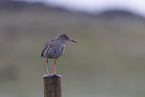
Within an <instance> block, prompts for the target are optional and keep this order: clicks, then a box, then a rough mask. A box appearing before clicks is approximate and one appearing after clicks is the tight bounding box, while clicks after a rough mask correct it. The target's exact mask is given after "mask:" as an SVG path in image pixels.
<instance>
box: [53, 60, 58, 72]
mask: <svg viewBox="0 0 145 97" xmlns="http://www.w3.org/2000/svg"><path fill="white" fill-rule="evenodd" d="M56 60H57V58H56V59H55V61H54V74H56Z"/></svg>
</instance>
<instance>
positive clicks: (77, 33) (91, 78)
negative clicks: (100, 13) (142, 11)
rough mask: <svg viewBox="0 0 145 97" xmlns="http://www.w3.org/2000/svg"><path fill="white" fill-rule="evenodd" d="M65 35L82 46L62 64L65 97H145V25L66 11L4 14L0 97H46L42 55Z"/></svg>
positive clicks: (70, 46)
mask: <svg viewBox="0 0 145 97" xmlns="http://www.w3.org/2000/svg"><path fill="white" fill-rule="evenodd" d="M60 33H67V34H68V35H69V37H70V38H72V39H74V40H76V41H77V42H78V43H77V44H74V43H71V42H67V43H66V48H65V53H64V54H63V56H61V57H60V58H59V59H58V61H57V73H58V74H61V75H62V92H63V97H145V84H144V82H145V76H144V75H145V22H144V21H139V20H136V19H132V20H130V19H127V18H117V19H115V20H114V19H111V20H109V19H104V18H97V17H95V16H90V15H85V14H80V13H71V12H63V11H16V12H15V11H0V44H1V46H0V52H1V54H0V97H43V75H44V74H45V73H46V59H42V58H40V53H41V50H42V48H43V45H44V44H45V42H46V41H48V40H50V39H52V38H54V37H56V36H57V35H59V34H60ZM53 62H54V60H50V62H49V71H50V72H53Z"/></svg>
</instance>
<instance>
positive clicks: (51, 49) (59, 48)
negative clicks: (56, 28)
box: [41, 33, 77, 74]
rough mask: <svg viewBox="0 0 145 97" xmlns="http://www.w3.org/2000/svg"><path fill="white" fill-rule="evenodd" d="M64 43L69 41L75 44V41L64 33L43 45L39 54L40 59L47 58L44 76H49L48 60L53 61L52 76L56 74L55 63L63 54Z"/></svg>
mask: <svg viewBox="0 0 145 97" xmlns="http://www.w3.org/2000/svg"><path fill="white" fill-rule="evenodd" d="M66 41H71V42H74V43H77V42H76V41H75V40H72V39H70V38H69V37H68V35H67V34H66V33H61V34H60V35H59V36H58V37H56V38H54V39H52V40H49V41H48V42H46V43H45V45H44V47H43V49H42V52H41V57H42V58H47V61H46V63H47V72H46V74H49V72H48V59H55V61H54V74H56V61H57V58H59V57H60V56H61V55H62V54H63V53H64V49H65V42H66Z"/></svg>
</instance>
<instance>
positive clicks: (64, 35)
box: [58, 33, 77, 43]
mask: <svg viewBox="0 0 145 97" xmlns="http://www.w3.org/2000/svg"><path fill="white" fill-rule="evenodd" d="M58 37H59V38H60V39H63V40H65V41H71V42H74V43H77V42H76V41H74V40H72V39H70V38H69V37H68V35H67V34H65V33H63V34H60V35H59V36H58Z"/></svg>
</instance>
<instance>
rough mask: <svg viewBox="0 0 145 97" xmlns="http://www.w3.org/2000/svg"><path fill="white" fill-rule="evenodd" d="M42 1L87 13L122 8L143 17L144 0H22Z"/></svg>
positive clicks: (144, 12)
mask: <svg viewBox="0 0 145 97" xmlns="http://www.w3.org/2000/svg"><path fill="white" fill-rule="evenodd" d="M24 1H31V2H36V1H38V2H44V3H45V4H48V5H52V6H58V7H63V8H67V9H69V10H77V11H85V12H88V13H94V12H102V11H104V10H106V9H123V10H129V11H131V12H133V13H136V14H139V15H142V16H144V17H145V0H24Z"/></svg>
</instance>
